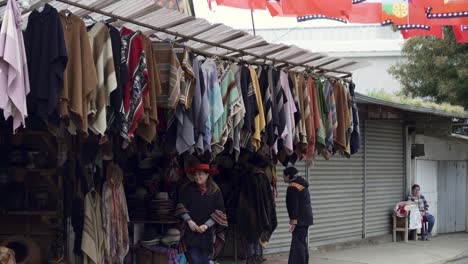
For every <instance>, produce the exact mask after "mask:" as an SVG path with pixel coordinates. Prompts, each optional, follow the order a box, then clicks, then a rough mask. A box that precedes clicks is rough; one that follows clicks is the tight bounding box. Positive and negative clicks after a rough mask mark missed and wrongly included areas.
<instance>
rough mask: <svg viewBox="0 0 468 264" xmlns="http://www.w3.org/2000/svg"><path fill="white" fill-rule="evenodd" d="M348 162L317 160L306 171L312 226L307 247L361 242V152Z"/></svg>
mask: <svg viewBox="0 0 468 264" xmlns="http://www.w3.org/2000/svg"><path fill="white" fill-rule="evenodd" d="M363 133H364V131H363V129H362V127H361V148H360V149H359V152H358V153H356V154H354V155H352V156H351V158H350V159H347V158H345V157H342V156H340V155H339V154H336V155H334V156H332V157H331V158H330V160H325V159H324V158H323V157H317V158H316V159H315V160H314V161H313V162H312V164H311V165H310V166H309V167H308V170H309V184H310V187H309V190H310V195H311V201H312V210H313V213H314V225H313V226H312V227H311V228H310V230H309V241H310V245H311V246H319V245H325V244H331V243H335V242H343V241H350V240H355V239H361V238H362V233H363V225H364V222H363V203H364V202H363V175H364V154H363V151H364V148H363V142H364V140H363V137H362V136H363Z"/></svg>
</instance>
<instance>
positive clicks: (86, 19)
mask: <svg viewBox="0 0 468 264" xmlns="http://www.w3.org/2000/svg"><path fill="white" fill-rule="evenodd" d="M81 19H83V21H84V22H85V24H88V23H89V22H91V23H90V24H89V25H87V26H90V25H93V24H95V23H97V21H96V20H94V18H92V17H91V16H90V15H84V16H83V17H81Z"/></svg>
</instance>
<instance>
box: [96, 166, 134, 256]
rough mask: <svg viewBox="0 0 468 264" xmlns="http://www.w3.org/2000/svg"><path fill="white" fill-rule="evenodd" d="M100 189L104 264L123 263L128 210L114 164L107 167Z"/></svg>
mask: <svg viewBox="0 0 468 264" xmlns="http://www.w3.org/2000/svg"><path fill="white" fill-rule="evenodd" d="M106 178H107V181H106V182H105V183H104V185H103V187H102V220H103V226H104V234H105V239H104V241H105V243H104V245H105V258H106V263H122V264H123V263H124V259H125V256H127V254H128V251H129V236H128V222H129V221H130V220H129V217H128V209H127V200H126V199H125V193H124V189H123V185H122V179H123V172H122V169H120V167H119V166H118V165H116V164H114V163H111V164H109V166H108V167H107V177H106Z"/></svg>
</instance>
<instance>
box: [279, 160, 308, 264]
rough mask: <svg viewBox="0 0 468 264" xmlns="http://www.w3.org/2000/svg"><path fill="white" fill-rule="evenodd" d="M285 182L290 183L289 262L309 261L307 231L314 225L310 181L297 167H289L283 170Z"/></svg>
mask: <svg viewBox="0 0 468 264" xmlns="http://www.w3.org/2000/svg"><path fill="white" fill-rule="evenodd" d="M283 173H284V175H283V179H284V182H285V183H289V187H288V190H287V193H286V206H287V207H288V214H289V224H290V228H289V231H290V232H292V241H291V250H290V251H289V261H288V263H289V264H307V263H309V247H308V245H307V232H308V230H309V226H310V225H313V223H314V220H313V214H312V205H311V203H310V193H309V190H308V187H309V183H308V182H307V181H306V180H305V179H304V178H302V177H300V176H299V175H298V174H299V172H298V171H297V169H296V168H294V167H288V168H286V169H285V170H284V171H283Z"/></svg>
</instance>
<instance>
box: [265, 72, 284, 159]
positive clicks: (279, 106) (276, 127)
mask: <svg viewBox="0 0 468 264" xmlns="http://www.w3.org/2000/svg"><path fill="white" fill-rule="evenodd" d="M279 78H280V76H279V72H278V71H277V70H276V69H274V68H270V69H269V71H268V83H269V85H270V87H271V92H272V94H271V96H272V108H271V109H272V122H273V146H272V150H273V154H275V155H276V154H277V153H278V147H277V143H278V142H277V140H278V138H279V137H280V136H281V134H283V131H284V129H285V127H286V120H285V117H284V115H283V114H282V112H283V107H284V95H283V89H282V88H281V82H280V79H279Z"/></svg>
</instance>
